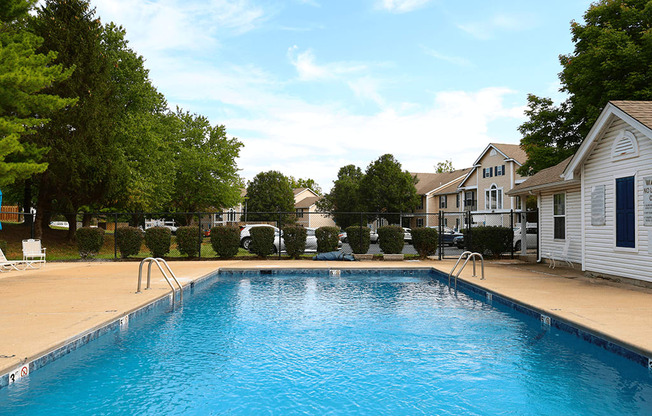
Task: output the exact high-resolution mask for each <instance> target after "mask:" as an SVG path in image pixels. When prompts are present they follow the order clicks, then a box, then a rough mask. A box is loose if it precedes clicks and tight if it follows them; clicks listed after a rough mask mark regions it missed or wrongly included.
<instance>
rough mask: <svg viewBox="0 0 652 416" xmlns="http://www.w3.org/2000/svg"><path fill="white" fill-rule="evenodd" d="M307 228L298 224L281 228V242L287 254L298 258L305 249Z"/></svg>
mask: <svg viewBox="0 0 652 416" xmlns="http://www.w3.org/2000/svg"><path fill="white" fill-rule="evenodd" d="M307 236H308V233H307V230H306V229H305V228H303V227H300V226H289V227H285V228H283V243H284V244H285V251H286V252H287V253H288V256H290V257H292V258H293V259H298V258H299V257H300V256H301V255H302V254H303V252H304V251H306V237H307Z"/></svg>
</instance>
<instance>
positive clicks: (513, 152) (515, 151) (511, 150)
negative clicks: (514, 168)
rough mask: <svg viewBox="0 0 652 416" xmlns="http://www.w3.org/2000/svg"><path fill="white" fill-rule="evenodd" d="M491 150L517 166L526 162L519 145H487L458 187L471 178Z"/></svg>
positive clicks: (524, 154)
mask: <svg viewBox="0 0 652 416" xmlns="http://www.w3.org/2000/svg"><path fill="white" fill-rule="evenodd" d="M491 149H496V151H497V152H498V153H500V154H501V155H503V156H504V157H505V161H508V160H513V161H514V162H516V164H518V165H519V166H521V165H523V163H525V162H526V161H527V154H526V153H525V151H523V149H521V145H520V144H507V143H489V144H488V145H487V147H485V149H484V150H483V151H482V153H480V156H478V158H477V159H476V160H475V162H473V168H472V169H471V171H470V172H469V173H468V174H467V175H466V177H465V178H464V179H462V182H461V183H460V184H459V186H460V187H462V186H463V185H464V182H466V180H467V179H468V178H469V176H471V174H472V173H473V172H475V171H476V170H477V169H478V167H479V166H480V161H481V160H482V158H483V157H484V155H485V154H486V153H487V152H488V151H489V150H491Z"/></svg>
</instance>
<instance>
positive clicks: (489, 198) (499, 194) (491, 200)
mask: <svg viewBox="0 0 652 416" xmlns="http://www.w3.org/2000/svg"><path fill="white" fill-rule="evenodd" d="M484 208H485V209H487V210H489V209H503V190H502V189H498V187H497V186H496V184H493V185H491V188H489V189H485V191H484Z"/></svg>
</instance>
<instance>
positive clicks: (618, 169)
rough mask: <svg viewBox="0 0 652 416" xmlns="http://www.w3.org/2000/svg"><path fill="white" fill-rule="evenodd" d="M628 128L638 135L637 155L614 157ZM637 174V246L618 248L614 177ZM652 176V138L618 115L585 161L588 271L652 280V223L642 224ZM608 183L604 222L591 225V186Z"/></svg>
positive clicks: (585, 223) (585, 227) (586, 265)
mask: <svg viewBox="0 0 652 416" xmlns="http://www.w3.org/2000/svg"><path fill="white" fill-rule="evenodd" d="M623 129H626V130H628V131H630V132H632V133H634V135H635V136H636V139H637V141H638V146H639V154H638V156H637V157H634V158H629V159H624V160H617V161H614V160H612V157H611V149H612V146H613V143H614V139H615V138H616V136H617V135H618V133H619V132H620V131H622V130H623ZM631 175H635V185H634V186H635V188H634V190H635V195H636V200H635V207H636V215H635V216H636V223H635V227H636V238H635V243H636V247H635V248H634V249H622V248H617V247H616V244H615V238H616V230H615V178H617V177H624V176H631ZM644 176H652V140H650V139H649V138H648V137H646V136H644V135H643V134H642V133H640V132H639V131H637V130H636V129H634V128H633V127H631V126H630V125H629V124H627V123H625V122H624V121H622V120H621V119H618V118H616V119H615V120H614V121H612V123H611V125H610V126H609V127H608V128H607V129H606V130H605V133H604V135H603V137H602V138H601V140H600V141H599V143H598V144H597V145H596V147H595V148H594V149H593V151H592V152H591V154H590V156H589V157H588V158H587V160H586V162H585V163H584V170H583V181H584V187H583V191H582V192H583V193H584V201H585V203H584V207H583V210H584V230H585V234H584V239H585V249H584V250H585V259H584V260H585V262H584V268H585V270H586V271H588V272H594V273H599V274H607V275H615V276H624V277H628V278H632V279H640V280H646V281H652V254H650V247H648V242H649V239H650V233H652V227H645V226H644V225H643V224H644V222H643V177H644ZM596 185H604V186H605V225H602V226H593V225H591V203H590V201H591V189H592V188H593V187H594V186H596Z"/></svg>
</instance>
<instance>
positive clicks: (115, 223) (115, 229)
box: [68, 213, 118, 260]
mask: <svg viewBox="0 0 652 416" xmlns="http://www.w3.org/2000/svg"><path fill="white" fill-rule="evenodd" d="M113 220H114V221H113V260H116V259H117V258H118V214H117V213H116V214H113ZM68 227H70V224H68Z"/></svg>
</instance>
